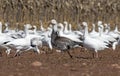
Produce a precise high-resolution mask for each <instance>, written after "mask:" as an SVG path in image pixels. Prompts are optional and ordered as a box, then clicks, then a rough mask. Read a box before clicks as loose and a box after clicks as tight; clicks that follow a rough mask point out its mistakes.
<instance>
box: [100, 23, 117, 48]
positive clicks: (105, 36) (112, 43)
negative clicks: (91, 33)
mask: <svg viewBox="0 0 120 76" xmlns="http://www.w3.org/2000/svg"><path fill="white" fill-rule="evenodd" d="M99 27H100V31H101V32H100V38H101V39H102V40H103V41H106V42H107V43H108V44H110V46H109V47H112V49H113V50H115V48H116V47H115V45H116V42H117V41H118V38H114V37H112V36H110V35H109V34H105V33H104V32H103V29H104V27H103V25H102V24H101V25H99Z"/></svg>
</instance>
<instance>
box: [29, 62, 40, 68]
mask: <svg viewBox="0 0 120 76" xmlns="http://www.w3.org/2000/svg"><path fill="white" fill-rule="evenodd" d="M31 65H32V66H35V67H40V66H42V63H41V62H39V61H35V62H33V63H32V64H31Z"/></svg>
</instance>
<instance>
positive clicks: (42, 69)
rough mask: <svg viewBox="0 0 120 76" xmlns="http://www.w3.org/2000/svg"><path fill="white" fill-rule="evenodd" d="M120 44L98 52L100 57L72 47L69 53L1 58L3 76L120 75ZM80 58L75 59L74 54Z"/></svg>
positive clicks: (28, 54)
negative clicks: (114, 49)
mask: <svg viewBox="0 0 120 76" xmlns="http://www.w3.org/2000/svg"><path fill="white" fill-rule="evenodd" d="M119 48H120V47H118V48H117V50H116V51H112V50H104V51H100V52H99V58H98V59H96V58H92V52H89V51H85V50H84V51H83V50H82V51H80V48H76V49H73V50H74V51H71V54H72V55H73V56H74V58H73V59H71V58H69V56H68V54H67V53H57V52H55V51H54V52H47V53H45V54H40V55H37V54H35V53H33V52H32V51H30V52H24V53H22V54H21V56H18V57H12V56H13V54H14V53H11V55H10V56H9V57H6V55H5V53H4V52H3V54H2V57H1V58H0V76H119V75H120V50H119ZM76 56H77V57H79V58H75V57H76Z"/></svg>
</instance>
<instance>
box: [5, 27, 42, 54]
mask: <svg viewBox="0 0 120 76" xmlns="http://www.w3.org/2000/svg"><path fill="white" fill-rule="evenodd" d="M24 27H25V34H26V36H25V37H24V38H20V39H15V40H13V41H11V42H8V43H6V44H5V45H6V46H8V47H12V48H15V49H16V54H15V56H18V55H19V54H20V53H21V52H22V50H30V49H33V46H31V39H33V38H37V37H32V38H31V37H30V36H29V31H28V28H30V27H31V26H30V25H27V26H24ZM37 42H39V41H38V39H37ZM32 45H33V44H32ZM35 48H36V50H35V51H37V53H40V51H39V50H38V49H37V46H35Z"/></svg>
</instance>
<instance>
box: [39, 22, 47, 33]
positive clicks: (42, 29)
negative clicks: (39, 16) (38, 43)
mask: <svg viewBox="0 0 120 76" xmlns="http://www.w3.org/2000/svg"><path fill="white" fill-rule="evenodd" d="M40 30H41V31H45V30H46V29H45V28H44V27H43V23H42V21H41V20H40Z"/></svg>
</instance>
